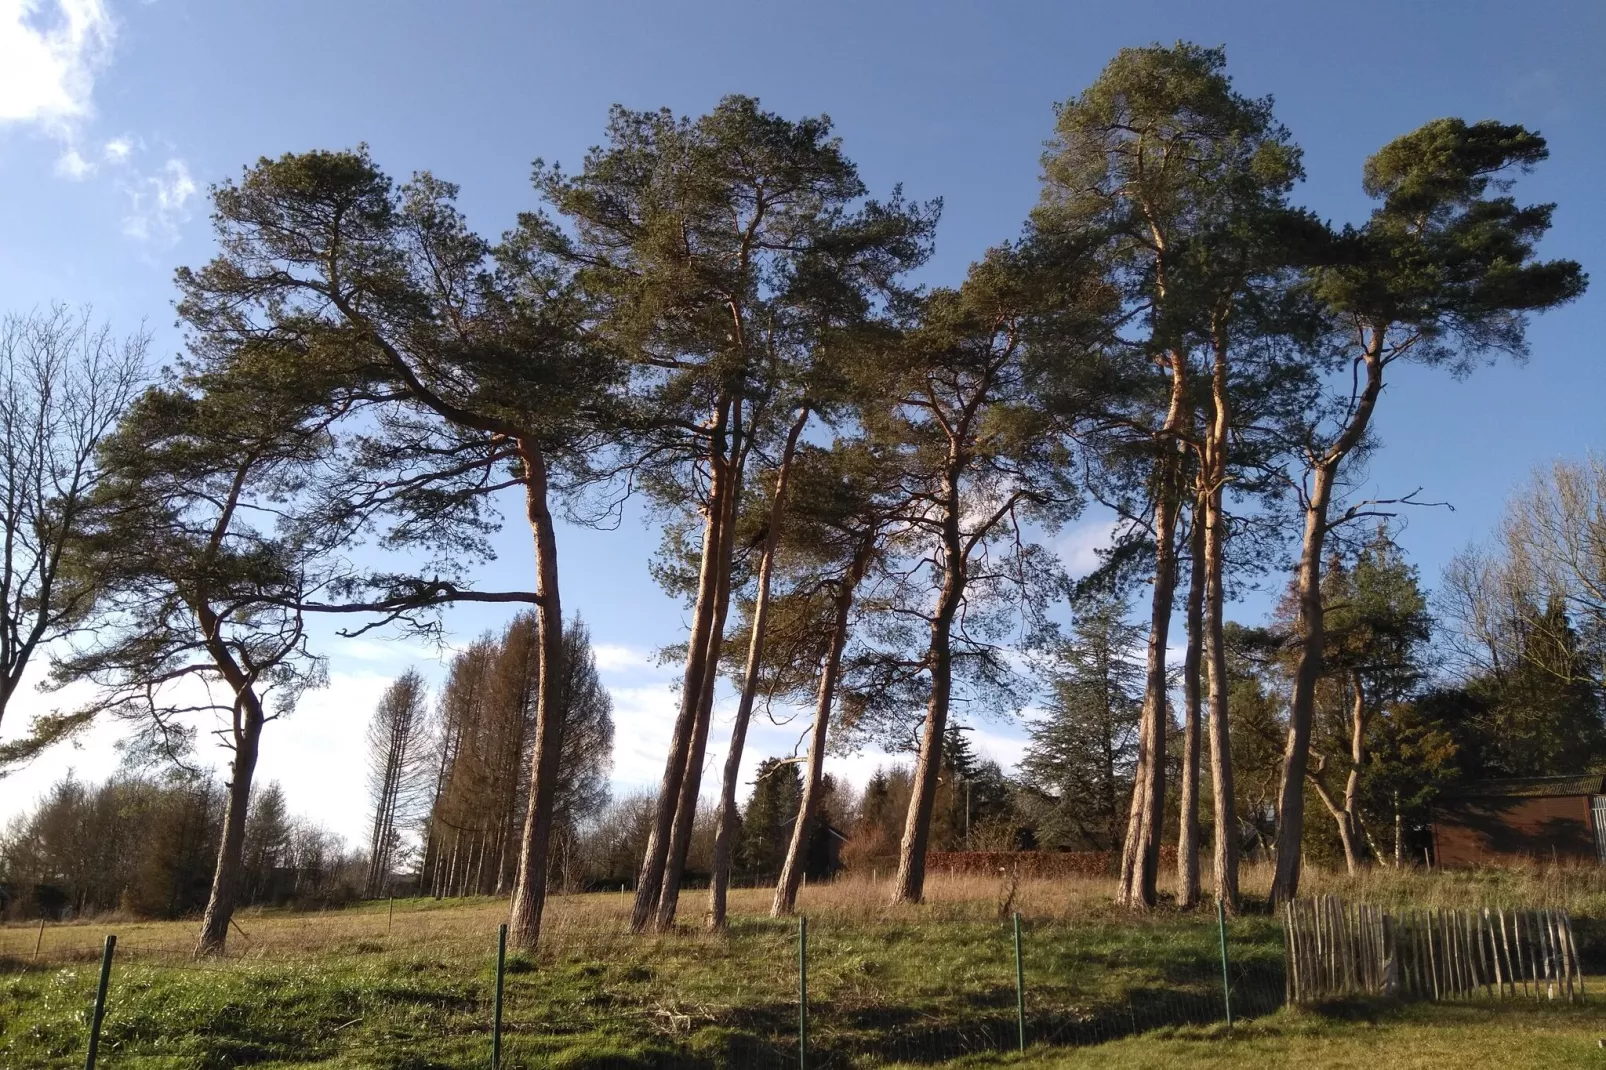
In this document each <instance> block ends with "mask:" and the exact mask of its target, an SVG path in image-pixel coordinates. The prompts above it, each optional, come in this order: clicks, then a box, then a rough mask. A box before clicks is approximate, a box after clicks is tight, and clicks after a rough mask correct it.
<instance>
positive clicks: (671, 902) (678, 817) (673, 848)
mask: <svg viewBox="0 0 1606 1070" xmlns="http://www.w3.org/2000/svg"><path fill="white" fill-rule="evenodd" d="M733 452H734V451H733ZM740 497H741V470H740V466H739V465H738V466H737V473H736V476H735V478H734V479H733V480H732V482H731V492H730V494H729V495H728V496H727V498H726V502H727V504H726V508H725V518H724V520H723V521H722V522H721V523H720V547H719V559H718V568H719V590H718V593H717V595H716V596H715V599H714V620H713V624H712V626H711V627H710V628H709V631H708V653H707V655H706V656H705V658H704V661H703V665H704V668H703V689H702V694H701V695H700V696H699V698H698V701H697V720H696V722H695V723H694V724H693V726H692V739H691V746H690V748H689V749H688V751H687V754H686V769H685V771H684V772H683V773H682V774H681V779H680V796H679V800H678V802H677V803H676V806H675V821H674V824H673V825H672V826H671V832H670V838H669V853H668V857H667V858H666V860H665V865H664V876H663V889H662V891H661V892H660V893H659V896H658V921H657V925H658V928H659V929H661V930H666V931H667V930H669V929H672V928H674V925H675V911H676V909H677V908H678V907H679V905H680V879H681V876H682V874H684V873H685V871H686V856H687V855H688V854H689V853H690V852H691V835H692V828H693V826H694V825H695V824H696V820H697V801H698V796H699V795H701V794H702V784H703V758H704V756H705V755H706V754H707V752H708V730H709V728H710V726H711V725H712V723H713V720H714V688H715V685H716V684H717V683H718V682H719V661H720V655H721V652H722V650H723V647H724V640H725V616H726V614H727V613H728V612H729V611H730V572H731V557H732V553H733V550H734V543H735V541H736V503H737V500H738V499H739V498H740Z"/></svg>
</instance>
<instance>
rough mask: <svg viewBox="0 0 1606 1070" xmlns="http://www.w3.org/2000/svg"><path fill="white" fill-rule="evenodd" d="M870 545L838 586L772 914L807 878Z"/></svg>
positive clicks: (793, 898) (780, 911)
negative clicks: (856, 596)
mask: <svg viewBox="0 0 1606 1070" xmlns="http://www.w3.org/2000/svg"><path fill="white" fill-rule="evenodd" d="M867 549H868V548H867V547H866V549H865V550H864V551H861V553H860V554H859V555H857V556H856V557H855V559H854V561H853V564H852V565H851V566H850V567H849V569H848V572H847V574H846V575H844V576H843V577H842V580H841V586H840V587H839V588H838V590H837V595H836V605H835V607H834V608H835V612H834V614H833V616H832V620H831V646H830V649H829V650H828V651H826V655H825V664H824V666H822V668H821V670H820V687H819V692H818V694H817V695H816V697H815V700H814V730H813V732H811V733H810V735H809V765H808V771H807V773H806V774H805V776H804V777H803V798H802V800H801V801H800V802H799V804H798V808H797V820H796V821H794V822H793V823H792V842H791V843H790V844H789V845H788V846H787V849H786V861H785V862H783V863H782V864H781V878H780V880H778V881H777V882H776V884H775V901H774V902H773V903H772V904H771V905H770V916H771V917H776V918H779V917H783V916H785V915H787V914H790V913H792V909H793V907H795V906H796V905H797V889H798V885H799V884H801V883H802V882H803V870H804V865H805V860H804V857H803V855H804V852H805V851H806V850H807V849H808V843H809V832H810V830H811V827H812V826H813V824H814V815H815V813H816V812H817V811H818V810H819V808H820V784H821V782H822V781H823V780H824V777H825V741H826V738H827V735H828V733H829V729H830V724H831V703H832V700H833V699H834V698H835V697H836V681H837V676H838V675H839V674H840V673H841V671H842V648H843V646H844V645H846V643H847V641H848V613H849V612H850V611H851V610H852V609H853V591H854V588H855V587H856V586H858V582H859V577H860V576H861V575H862V574H863V572H864V563H865V560H866V558H867V557H868V553H867Z"/></svg>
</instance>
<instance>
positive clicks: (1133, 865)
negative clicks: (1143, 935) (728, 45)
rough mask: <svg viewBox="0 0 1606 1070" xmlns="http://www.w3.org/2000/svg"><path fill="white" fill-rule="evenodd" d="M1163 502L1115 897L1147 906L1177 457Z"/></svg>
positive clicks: (1159, 780)
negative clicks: (1134, 757) (1139, 714)
mask: <svg viewBox="0 0 1606 1070" xmlns="http://www.w3.org/2000/svg"><path fill="white" fill-rule="evenodd" d="M1162 464H1163V466H1164V467H1163V471H1162V473H1161V479H1160V483H1161V487H1160V494H1159V501H1158V502H1156V504H1155V510H1154V543H1155V568H1154V595H1153V598H1152V601H1151V604H1150V612H1149V647H1148V656H1147V665H1146V668H1147V672H1146V678H1145V684H1144V689H1143V713H1142V719H1141V721H1140V722H1139V724H1138V756H1137V775H1136V779H1135V782H1134V783H1133V786H1132V808H1131V810H1130V811H1129V813H1128V815H1127V826H1126V842H1125V844H1124V845H1123V847H1122V850H1121V883H1120V886H1119V888H1118V889H1117V891H1116V897H1115V898H1116V902H1118V903H1121V904H1123V905H1126V906H1131V907H1139V908H1142V909H1148V908H1150V907H1152V906H1154V904H1155V901H1156V890H1155V883H1156V876H1157V875H1158V873H1159V869H1160V827H1161V825H1162V823H1163V822H1164V820H1165V733H1166V727H1167V725H1166V722H1167V719H1168V718H1167V716H1166V691H1167V679H1166V664H1165V655H1166V642H1167V639H1168V638H1169V636H1170V632H1171V608H1172V604H1173V602H1174V600H1175V595H1176V585H1177V562H1176V528H1177V514H1178V513H1179V512H1180V511H1181V504H1180V502H1179V500H1178V497H1179V496H1178V495H1177V493H1176V486H1175V483H1176V473H1175V469H1176V461H1175V460H1174V459H1173V458H1167V459H1166V460H1165V461H1163V462H1162Z"/></svg>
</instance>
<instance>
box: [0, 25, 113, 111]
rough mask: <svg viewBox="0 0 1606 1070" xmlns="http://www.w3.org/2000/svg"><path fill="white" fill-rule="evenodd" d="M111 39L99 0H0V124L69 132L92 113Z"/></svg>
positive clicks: (109, 26)
mask: <svg viewBox="0 0 1606 1070" xmlns="http://www.w3.org/2000/svg"><path fill="white" fill-rule="evenodd" d="M115 37H116V27H115V24H114V23H113V21H112V17H111V13H110V12H109V11H107V9H106V5H105V4H104V3H103V2H102V0H54V2H50V0H0V123H37V124H39V125H40V126H42V127H44V128H45V130H46V131H48V132H50V133H52V134H55V135H57V136H61V137H66V136H68V135H69V134H70V132H71V130H72V127H73V126H74V125H75V124H77V123H80V122H82V121H83V120H85V119H87V118H88V117H89V116H90V115H92V114H93V113H94V101H93V95H94V89H95V75H96V73H97V72H98V71H99V69H100V68H101V67H103V66H104V65H105V63H106V60H107V59H108V57H109V56H110V54H111V48H112V42H113V40H114V38H115Z"/></svg>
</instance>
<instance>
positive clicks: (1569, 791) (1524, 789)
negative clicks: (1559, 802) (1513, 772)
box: [1450, 773, 1606, 799]
mask: <svg viewBox="0 0 1606 1070" xmlns="http://www.w3.org/2000/svg"><path fill="white" fill-rule="evenodd" d="M1562 795H1606V773H1582V774H1575V775H1571V776H1531V777H1518V778H1515V779H1512V780H1482V781H1478V782H1476V783H1473V784H1468V785H1466V786H1465V787H1462V788H1460V789H1458V790H1457V791H1454V792H1452V793H1450V797H1451V798H1457V799H1474V798H1476V799H1491V798H1493V799H1538V798H1547V797H1555V796H1562Z"/></svg>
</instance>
